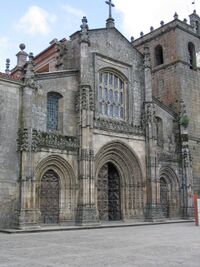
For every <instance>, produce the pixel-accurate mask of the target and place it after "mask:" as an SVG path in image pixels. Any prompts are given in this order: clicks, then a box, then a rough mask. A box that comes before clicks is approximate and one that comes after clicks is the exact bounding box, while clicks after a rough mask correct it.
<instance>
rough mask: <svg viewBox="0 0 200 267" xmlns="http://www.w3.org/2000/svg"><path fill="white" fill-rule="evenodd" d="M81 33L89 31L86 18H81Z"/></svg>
mask: <svg viewBox="0 0 200 267" xmlns="http://www.w3.org/2000/svg"><path fill="white" fill-rule="evenodd" d="M80 27H81V31H82V32H84V31H88V30H89V27H88V20H87V18H86V17H83V18H82V24H81V26H80Z"/></svg>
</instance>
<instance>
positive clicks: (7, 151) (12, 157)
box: [0, 80, 20, 227]
mask: <svg viewBox="0 0 200 267" xmlns="http://www.w3.org/2000/svg"><path fill="white" fill-rule="evenodd" d="M19 110H20V89H19V85H18V84H17V83H14V82H10V81H9V82H8V81H5V80H0V227H11V226H13V225H14V224H15V220H16V216H17V213H16V211H17V209H18V205H19V187H18V178H19V159H18V155H17V152H16V151H17V144H16V140H17V129H18V120H19Z"/></svg>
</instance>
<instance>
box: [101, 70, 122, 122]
mask: <svg viewBox="0 0 200 267" xmlns="http://www.w3.org/2000/svg"><path fill="white" fill-rule="evenodd" d="M98 103H99V110H98V111H99V114H100V115H103V116H106V117H109V118H116V119H124V116H125V81H124V80H123V79H122V78H120V77H119V76H118V75H116V74H114V73H112V72H102V73H100V74H99V89H98Z"/></svg>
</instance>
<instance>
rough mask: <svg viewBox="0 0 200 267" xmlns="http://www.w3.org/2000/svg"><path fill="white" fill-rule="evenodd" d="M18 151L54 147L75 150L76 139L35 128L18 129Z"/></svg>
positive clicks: (76, 147) (76, 145) (76, 146)
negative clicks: (30, 129) (29, 129)
mask: <svg viewBox="0 0 200 267" xmlns="http://www.w3.org/2000/svg"><path fill="white" fill-rule="evenodd" d="M17 144H18V151H35V152H37V151H40V150H41V148H55V149H59V150H67V151H77V150H78V147H79V145H78V140H77V138H76V137H73V136H62V135H57V134H54V133H46V132H41V131H37V130H32V131H31V132H28V129H23V130H21V129H20V130H19V131H18V139H17Z"/></svg>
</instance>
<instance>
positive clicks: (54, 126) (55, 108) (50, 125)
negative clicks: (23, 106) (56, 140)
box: [47, 92, 62, 130]
mask: <svg viewBox="0 0 200 267" xmlns="http://www.w3.org/2000/svg"><path fill="white" fill-rule="evenodd" d="M61 99H62V96H61V95H60V94H59V93H56V92H49V93H48V94H47V129H49V130H59V108H60V107H59V106H60V105H59V104H60V103H59V102H60V100H61Z"/></svg>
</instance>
